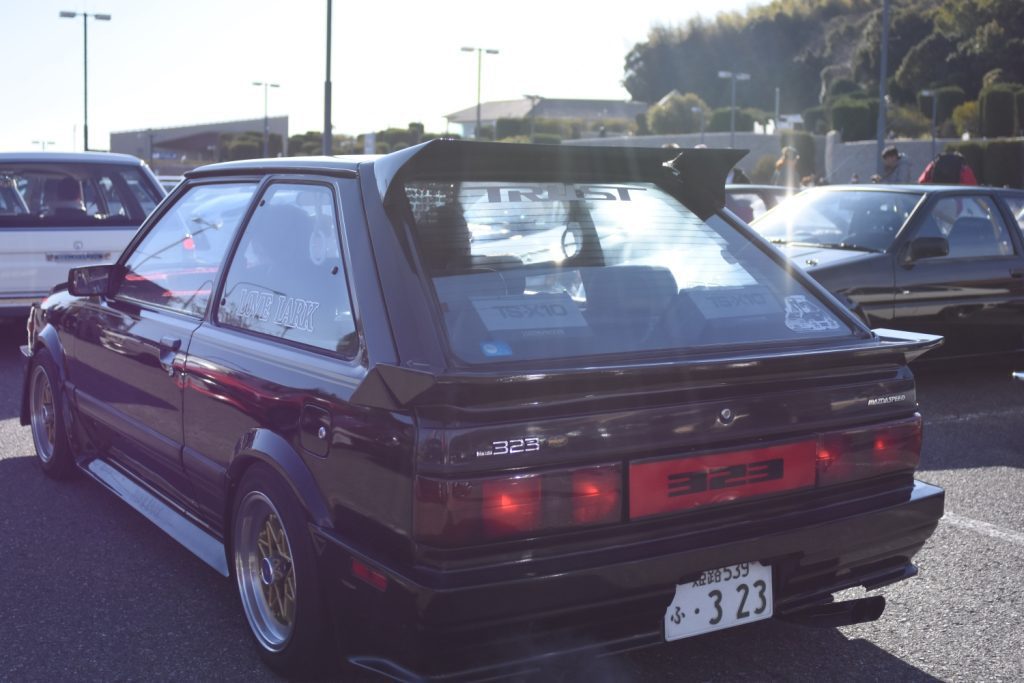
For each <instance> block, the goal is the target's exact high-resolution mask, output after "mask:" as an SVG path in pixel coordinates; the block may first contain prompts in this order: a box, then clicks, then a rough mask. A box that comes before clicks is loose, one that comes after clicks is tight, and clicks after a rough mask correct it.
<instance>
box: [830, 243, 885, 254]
mask: <svg viewBox="0 0 1024 683" xmlns="http://www.w3.org/2000/svg"><path fill="white" fill-rule="evenodd" d="M814 246H818V247H823V248H825V249H845V250H847V251H870V252H874V253H879V252H881V251H882V250H881V249H875V248H874V247H865V246H863V245H861V244H853V243H852V242H824V243H819V244H816V245H814Z"/></svg>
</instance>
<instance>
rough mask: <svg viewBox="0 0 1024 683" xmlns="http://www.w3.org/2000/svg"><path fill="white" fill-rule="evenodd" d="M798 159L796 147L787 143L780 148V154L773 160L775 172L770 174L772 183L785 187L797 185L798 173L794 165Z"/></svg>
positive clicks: (798, 184) (798, 181)
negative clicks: (777, 158) (776, 159)
mask: <svg viewBox="0 0 1024 683" xmlns="http://www.w3.org/2000/svg"><path fill="white" fill-rule="evenodd" d="M798 161H800V155H799V154H798V153H797V151H796V147H790V146H789V145H787V146H785V147H783V148H782V156H780V157H779V160H778V161H776V162H775V172H774V173H773V174H772V185H783V186H785V187H793V188H796V187H799V186H800V175H799V174H798V172H797V169H796V165H797V162H798Z"/></svg>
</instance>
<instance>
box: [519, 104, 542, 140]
mask: <svg viewBox="0 0 1024 683" xmlns="http://www.w3.org/2000/svg"><path fill="white" fill-rule="evenodd" d="M523 97H525V98H526V99H528V100H530V112H529V113H528V114H527V116H529V117H530V142H533V130H534V125H533V124H534V122H535V121H536V118H537V114H536V109H537V103H538V102H540V101H541V100H542V99H544V98H542V97H541V96H540V95H523Z"/></svg>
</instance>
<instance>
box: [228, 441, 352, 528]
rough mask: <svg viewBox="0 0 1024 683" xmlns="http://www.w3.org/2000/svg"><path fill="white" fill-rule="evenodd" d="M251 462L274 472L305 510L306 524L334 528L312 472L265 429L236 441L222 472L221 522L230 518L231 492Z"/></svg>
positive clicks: (328, 509)
mask: <svg viewBox="0 0 1024 683" xmlns="http://www.w3.org/2000/svg"><path fill="white" fill-rule="evenodd" d="M254 462H262V463H264V464H266V465H268V466H269V467H270V468H271V469H273V470H274V471H275V472H277V474H278V476H280V477H281V478H282V479H283V480H284V482H285V484H287V485H288V487H289V488H291V489H292V493H294V494H295V497H296V498H297V499H298V501H299V504H300V505H302V507H303V509H304V510H305V511H306V515H307V517H308V518H309V521H310V522H312V523H313V524H315V525H317V526H319V527H322V528H325V529H330V528H332V527H333V526H334V524H333V521H332V518H331V513H330V507H329V506H328V505H327V501H325V500H324V497H323V495H322V494H321V493H320V489H319V487H317V485H316V480H315V479H314V478H313V473H312V472H310V471H309V468H308V467H307V466H306V463H305V462H303V460H302V457H301V456H299V454H298V453H296V452H295V449H294V448H292V446H291V444H289V443H288V441H286V440H285V439H284V438H282V437H281V436H280V435H279V434H277V433H276V432H273V431H271V430H269V429H263V428H258V427H257V428H254V429H250V430H249V431H248V432H246V433H245V434H244V435H243V436H242V438H240V439H239V440H238V444H237V445H236V447H235V455H234V457H233V458H232V459H231V464H230V465H228V470H227V472H226V478H227V487H226V491H225V493H226V494H227V495H225V496H224V506H225V508H224V520H225V521H227V520H230V519H231V508H232V507H233V505H234V497H235V496H234V493H235V489H236V488H237V487H238V484H239V482H240V481H241V480H242V476H243V474H244V473H245V470H246V469H248V467H249V466H250V465H251V464H253V463H254ZM224 530H225V536H226V537H227V536H230V532H231V524H230V522H228V523H225V525H224Z"/></svg>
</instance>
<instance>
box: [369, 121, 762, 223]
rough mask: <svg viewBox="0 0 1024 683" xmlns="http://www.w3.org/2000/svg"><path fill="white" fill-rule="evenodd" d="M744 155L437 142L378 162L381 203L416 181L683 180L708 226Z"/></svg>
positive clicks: (684, 193)
mask: <svg viewBox="0 0 1024 683" xmlns="http://www.w3.org/2000/svg"><path fill="white" fill-rule="evenodd" d="M746 154H747V150H745V149H684V150H680V149H678V148H663V147H587V146H583V145H564V146H563V145H517V144H508V143H501V142H470V141H465V140H451V139H438V140H431V141H429V142H425V143H423V144H420V145H417V146H415V147H409V148H408V149H405V150H402V151H400V152H395V153H393V154H389V155H387V156H383V157H380V158H378V159H376V160H374V161H372V162H369V163H372V165H373V171H374V175H375V176H376V179H377V189H378V191H379V192H380V196H381V200H382V201H387V199H388V195H389V193H392V192H394V191H395V188H396V187H397V186H398V185H400V184H401V182H402V181H404V180H405V179H409V178H416V179H437V180H480V181H482V180H513V181H515V180H523V181H530V182H559V181H571V182H590V181H604V182H615V181H649V182H659V181H660V182H663V183H665V182H668V181H670V180H671V179H673V178H674V179H676V181H677V182H678V185H677V187H678V194H679V198H680V199H681V200H682V201H683V203H684V204H685V205H686V206H687V207H688V208H689V209H690V210H691V211H693V212H694V213H695V214H697V216H699V217H700V219H701V220H704V219H706V218H708V216H710V215H712V214H713V213H714V212H715V211H717V210H718V209H721V208H722V207H723V206H725V178H726V176H727V175H728V174H729V171H730V170H732V168H733V167H734V166H735V165H736V162H738V161H739V160H740V159H742V158H743V157H744V156H746Z"/></svg>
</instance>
